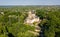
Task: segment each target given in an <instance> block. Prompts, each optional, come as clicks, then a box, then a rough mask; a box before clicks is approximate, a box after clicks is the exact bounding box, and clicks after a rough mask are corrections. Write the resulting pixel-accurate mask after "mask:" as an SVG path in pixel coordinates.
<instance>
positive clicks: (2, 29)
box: [0, 6, 60, 37]
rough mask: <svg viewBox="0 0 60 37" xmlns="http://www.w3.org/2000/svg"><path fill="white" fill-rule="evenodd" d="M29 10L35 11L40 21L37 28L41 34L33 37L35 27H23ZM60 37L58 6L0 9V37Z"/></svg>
mask: <svg viewBox="0 0 60 37" xmlns="http://www.w3.org/2000/svg"><path fill="white" fill-rule="evenodd" d="M29 10H35V11H36V15H37V16H38V17H39V18H40V19H41V20H42V21H41V23H39V27H40V28H41V29H42V31H43V33H41V32H39V33H40V35H38V36H37V35H34V34H32V33H30V32H28V30H32V31H34V29H35V27H32V26H29V25H25V24H24V20H25V18H26V17H27V15H28V14H27V13H28V11H29ZM41 34H43V37H60V6H11V7H8V6H7V7H0V37H41Z"/></svg>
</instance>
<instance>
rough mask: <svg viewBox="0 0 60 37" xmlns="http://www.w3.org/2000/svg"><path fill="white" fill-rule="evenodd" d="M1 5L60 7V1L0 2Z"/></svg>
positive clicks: (23, 0)
mask: <svg viewBox="0 0 60 37" xmlns="http://www.w3.org/2000/svg"><path fill="white" fill-rule="evenodd" d="M0 5H60V0H0Z"/></svg>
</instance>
